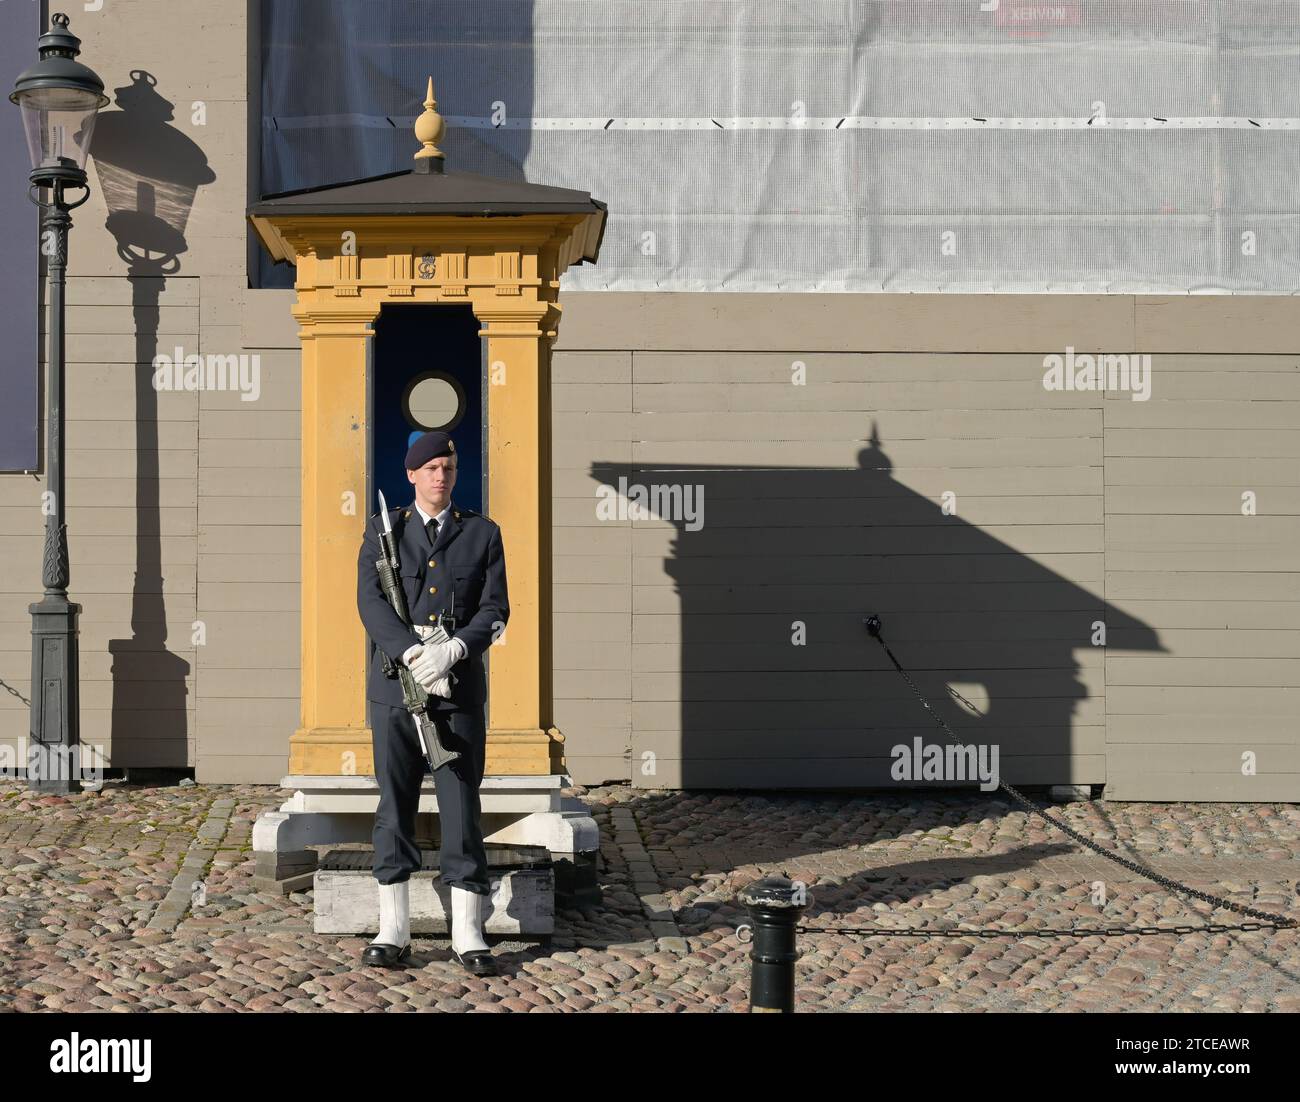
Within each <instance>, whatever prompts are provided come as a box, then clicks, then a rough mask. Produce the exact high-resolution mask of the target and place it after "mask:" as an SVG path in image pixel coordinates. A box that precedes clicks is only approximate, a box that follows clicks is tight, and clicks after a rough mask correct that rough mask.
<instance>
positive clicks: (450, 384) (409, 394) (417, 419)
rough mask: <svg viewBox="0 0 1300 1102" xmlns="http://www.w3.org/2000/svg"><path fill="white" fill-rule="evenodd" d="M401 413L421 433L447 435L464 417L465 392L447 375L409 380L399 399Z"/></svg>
mask: <svg viewBox="0 0 1300 1102" xmlns="http://www.w3.org/2000/svg"><path fill="white" fill-rule="evenodd" d="M403 405H404V407H405V408H404V410H403V412H404V413H405V414H406V419H407V421H408V422H410V424H412V425H413V426H414V427H415V428H418V429H421V430H422V431H424V432H430V431H432V430H434V429H440V430H442V431H443V432H450V431H451V430H452V429H453V428H455V427H456V425H457V424H458V423H459V422H460V419H461V418H462V417H463V416H464V415H465V391H464V390H463V389H462V388H461V386H460V384H459V383H458V382H457V381H456V380H455V379H453V378H452V377H451V376H450V375H444V374H443V373H441V372H431V373H429V374H427V375H420V376H419V377H417V378H415V379H412V380H411V383H410V385H409V386H408V387H407V388H406V394H405V396H404V397H403Z"/></svg>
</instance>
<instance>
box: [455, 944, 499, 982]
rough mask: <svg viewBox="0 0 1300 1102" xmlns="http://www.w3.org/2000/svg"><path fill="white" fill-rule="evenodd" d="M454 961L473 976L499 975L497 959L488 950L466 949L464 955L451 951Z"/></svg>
mask: <svg viewBox="0 0 1300 1102" xmlns="http://www.w3.org/2000/svg"><path fill="white" fill-rule="evenodd" d="M451 956H452V959H453V960H454V961H455V962H456V963H457V964H459V965H460V966H461V967H462V968H464V969H465V971H466V972H468V973H469V974H470V975H471V976H495V975H496V974H497V962H496V958H495V957H493V956H492V953H491V951H490V950H488V949H466V950H465V952H464V954H463V955H462V954H460V953H458V952H456V950H455V949H453V950H452V951H451Z"/></svg>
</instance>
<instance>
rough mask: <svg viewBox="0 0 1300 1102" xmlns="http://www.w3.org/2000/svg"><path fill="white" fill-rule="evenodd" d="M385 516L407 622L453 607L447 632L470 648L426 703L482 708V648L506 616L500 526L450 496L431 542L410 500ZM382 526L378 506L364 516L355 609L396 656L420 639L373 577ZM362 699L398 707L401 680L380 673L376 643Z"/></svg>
mask: <svg viewBox="0 0 1300 1102" xmlns="http://www.w3.org/2000/svg"><path fill="white" fill-rule="evenodd" d="M388 516H389V521H390V523H391V524H392V526H393V532H394V534H396V535H397V548H398V557H399V558H400V559H401V574H402V588H403V589H404V590H405V591H406V606H407V609H408V610H409V611H410V613H411V620H412V622H413V623H417V624H430V625H432V624H433V622H434V620H435V618H436V617H437V614H438V613H439V612H443V611H446V612H454V613H455V616H456V624H457V627H456V630H455V631H454V632H453V633H452V634H453V635H454V636H456V637H457V638H460V639H463V640H465V644H466V645H467V646H468V647H469V653H468V654H467V655H466V656H465V657H464V658H463V659H461V661H459V662H457V663H456V664H455V665H453V666H452V668H451V669H452V672H453V673H454V674H455V675H456V678H457V682H456V684H454V685H452V690H451V692H452V695H451V699H450V700H448V699H446V698H444V697H440V696H431V697H430V698H429V704H430V708H431V710H438V711H448V710H462V711H477V712H478V713H480V715H481V712H482V709H483V704H484V702H485V701H486V699H487V678H486V676H485V673H484V669H483V653H484V652H485V651H486V650H487V648H488V647H489V646H491V644H492V640H493V639H494V638H496V637H498V636H499V635H500V634H501V630H502V629H503V628H504V627H505V623H506V621H507V620H508V619H509V618H510V602H509V599H508V597H507V595H506V558H505V549H504V547H503V546H502V543H501V528H500V526H499V525H498V524H497V523H496V522H495V521H492V520H489V519H488V518H487V517H485V516H484V515H483V514H482V513H476V512H474V511H473V510H472V509H461V508H459V507H458V506H457V505H456V503H455V501H454V500H453V501H452V505H451V512H450V513H448V514H447V519H446V521H445V522H444V523H443V525H442V528H441V529H440V530H439V532H438V540H437V543H435V544H434V545H432V546H430V544H429V536H428V533H427V532H426V531H425V529H424V524H423V523H422V522H421V520H420V514H419V513H417V512H416V511H415V504H414V502H412V503H411V504H410V505H408V506H406V507H404V508H401V509H392V510H390V511H389V514H388ZM382 530H383V520H382V519H381V517H380V516H379V514H378V513H376V514H375V515H374V516H372V517H370V518H369V519H367V521H366V535H365V539H364V540H363V541H362V544H361V552H360V554H359V555H358V557H357V611H358V612H359V613H360V614H361V622H362V623H363V624H364V625H365V627H366V632H367V634H369V636H370V638H371V639H373V640H374V642H375V645H376V647H378V648H380V649H382V650H383V651H384V652H385V653H387V654H388V655H389V657H390V658H392V659H393V661H394V662H398V663H400V662H401V660H402V655H403V654H404V653H405V652H406V651H407V650H408V649H409V648H411V647H413V646H415V645H416V644H417V643H419V642H420V641H421V640H420V637H419V636H418V635H416V634H415V632H414V631H412V630H411V629H410V628H408V627H406V626H405V625H404V624H403V623H402V622H401V620H399V619H398V617H397V613H396V612H394V611H393V609H392V606H391V605H390V604H389V603H388V600H387V598H385V597H384V590H383V587H382V586H381V585H380V584H379V573H378V572H377V571H376V570H375V560H376V559H378V558H379V557H380V555H381V553H382V552H381V551H380V547H379V532H381V531H382ZM453 594H454V595H455V601H454V608H453V601H452V595H453ZM366 698H367V699H368V700H376V701H380V702H381V703H384V704H391V705H394V706H396V707H401V706H402V684H401V682H400V681H399V680H398V679H397V678H395V677H394V678H392V679H389V678H387V677H385V676H384V671H383V666H382V663H381V661H380V658H379V652H378V650H376V651H375V652H374V653H373V654H372V655H371V659H370V673H369V676H368V677H367V680H366Z"/></svg>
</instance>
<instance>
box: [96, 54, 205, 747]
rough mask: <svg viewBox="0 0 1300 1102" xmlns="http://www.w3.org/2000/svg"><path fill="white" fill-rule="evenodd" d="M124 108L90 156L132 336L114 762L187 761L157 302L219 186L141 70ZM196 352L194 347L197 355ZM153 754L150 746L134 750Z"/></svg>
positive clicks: (103, 123) (101, 126)
mask: <svg viewBox="0 0 1300 1102" xmlns="http://www.w3.org/2000/svg"><path fill="white" fill-rule="evenodd" d="M114 93H115V97H116V104H117V110H110V111H107V112H105V113H104V114H102V115H101V116H100V118H99V122H98V129H97V131H96V145H95V150H94V154H93V159H94V162H95V168H96V170H97V172H98V176H99V181H100V187H101V189H102V191H103V194H104V198H105V201H106V203H107V205H108V210H109V214H108V218H107V220H106V223H105V225H106V227H107V229H108V231H109V232H110V233H111V234H112V235H113V238H114V240H115V241H116V243H117V254H118V256H119V257H120V258H121V259H122V260H124V261H125V262H126V264H127V278H128V280H129V281H130V284H131V306H132V318H133V328H134V335H135V363H134V373H135V374H134V379H135V427H136V449H135V456H136V471H135V538H136V551H135V577H134V580H133V583H132V588H131V636H130V638H123V639H113V640H110V641H109V644H108V650H109V653H110V654H111V655H112V656H113V662H112V670H111V677H112V680H113V703H112V717H111V721H110V738H111V740H112V741H111V745H112V759H113V764H117V765H127V766H129V765H131V764H133V762H135V761H142V762H143V761H148V762H149V763H150V764H156V765H159V766H165V767H171V768H184V767H186V766H187V765H188V764H189V749H188V742H189V736H190V730H191V726H192V725H191V724H190V722H189V718H188V716H189V709H188V704H187V696H188V692H187V686H186V680H187V678H188V676H189V673H190V663H189V662H188V661H186V660H185V659H184V658H182V657H181V656H180V655H178V654H175V653H173V652H172V651H170V650H168V648H167V604H166V598H165V596H164V575H163V550H162V536H163V533H162V508H161V496H160V492H161V486H162V484H161V479H162V478H163V477H164V475H165V472H164V471H163V470H162V469H161V461H160V454H159V441H158V391H157V389H156V388H155V385H154V366H153V362H154V357H155V356H156V355H157V353H158V329H159V320H160V308H159V304H160V301H161V296H162V293H163V291H164V289H165V288H166V284H167V277H168V276H173V275H176V274H177V273H178V272H179V271H180V268H181V261H180V258H181V255H182V254H183V253H184V252H185V251H186V249H187V247H188V246H187V245H186V241H185V227H186V223H187V222H188V220H189V215H190V211H191V209H192V208H193V205H194V199H195V195H196V193H197V191H198V188H199V187H200V186H202V185H204V184H208V183H211V182H212V181H213V180H215V179H216V176H215V174H214V173H213V171H212V170H211V168H209V167H208V163H207V157H206V155H205V154H204V153H203V150H202V149H201V148H200V147H199V146H198V145H197V144H196V143H195V142H193V141H192V140H191V139H190V138H189V137H188V136H187V135H185V134H184V133H182V132H181V131H179V130H177V129H176V128H175V127H174V126H172V125H171V123H172V119H173V117H174V115H173V110H172V104H171V103H170V102H169V101H167V100H166V99H164V98H163V97H162V96H161V95H159V94H158V92H157V80H156V79H155V78H154V77H153V76H152V75H151V74H149V73H148V72H145V71H144V70H141V69H137V70H134V71H132V73H131V83H130V84H129V85H126V86H124V87H121V88H116V89H114ZM195 351H197V349H195ZM138 747H147V749H137V748H138Z"/></svg>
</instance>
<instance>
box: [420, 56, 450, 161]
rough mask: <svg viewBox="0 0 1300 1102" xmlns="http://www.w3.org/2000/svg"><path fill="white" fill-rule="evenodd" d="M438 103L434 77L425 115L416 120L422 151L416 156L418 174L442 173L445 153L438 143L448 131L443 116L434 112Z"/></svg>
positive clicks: (425, 101) (431, 79) (430, 80)
mask: <svg viewBox="0 0 1300 1102" xmlns="http://www.w3.org/2000/svg"><path fill="white" fill-rule="evenodd" d="M437 106H438V101H437V100H435V99H434V98H433V77H430V78H429V91H428V93H427V94H426V95H425V97H424V113H423V114H422V115H421V116H420V117H419V118H418V119H416V120H415V137H416V140H417V141H419V143H420V145H421V149H420V151H419V152H418V153H416V155H415V171H416V172H441V171H442V168H443V152H442V150H441V149H439V148H438V142H440V141H441V140H442V135H443V133H444V132H445V131H446V129H447V124H446V123H445V122H443V120H442V116H441V115H440V114H438V112H437V111H435V110H434V108H435V107H437Z"/></svg>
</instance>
